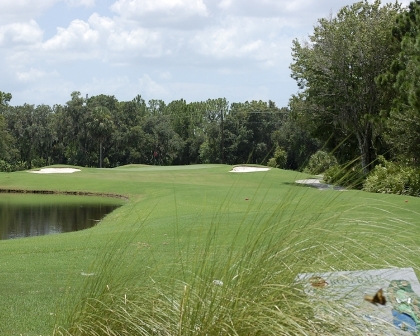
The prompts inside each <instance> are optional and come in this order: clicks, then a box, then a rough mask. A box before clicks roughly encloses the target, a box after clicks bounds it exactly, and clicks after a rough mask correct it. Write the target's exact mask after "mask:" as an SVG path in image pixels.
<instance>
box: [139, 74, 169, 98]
mask: <svg viewBox="0 0 420 336" xmlns="http://www.w3.org/2000/svg"><path fill="white" fill-rule="evenodd" d="M137 89H138V92H144V93H145V94H146V95H147V96H149V97H152V98H157V99H161V98H160V97H163V96H165V95H166V93H167V92H166V89H165V88H164V87H163V86H162V85H160V84H158V83H157V82H155V81H154V80H153V79H152V78H151V77H150V76H149V75H148V74H144V75H143V76H142V77H141V78H139V80H138V85H137Z"/></svg>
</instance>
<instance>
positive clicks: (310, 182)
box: [295, 178, 346, 191]
mask: <svg viewBox="0 0 420 336" xmlns="http://www.w3.org/2000/svg"><path fill="white" fill-rule="evenodd" d="M295 182H296V183H299V184H306V185H308V186H311V187H315V188H318V189H321V190H327V189H333V190H340V191H344V190H346V189H345V188H343V187H340V186H334V185H332V184H327V183H321V180H320V179H314V178H312V179H306V180H297V181H295Z"/></svg>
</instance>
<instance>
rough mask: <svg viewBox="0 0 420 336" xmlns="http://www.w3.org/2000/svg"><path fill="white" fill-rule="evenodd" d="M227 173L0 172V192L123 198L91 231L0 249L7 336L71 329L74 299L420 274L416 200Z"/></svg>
mask: <svg viewBox="0 0 420 336" xmlns="http://www.w3.org/2000/svg"><path fill="white" fill-rule="evenodd" d="M231 168H232V167H231V166H226V165H195V166H174V167H155V166H140V165H139V166H136V165H129V166H124V167H120V168H115V169H93V168H80V169H81V171H80V172H76V173H72V174H30V173H28V172H14V173H0V188H1V189H10V190H28V191H30V190H48V191H57V192H65V191H66V192H86V193H91V192H92V193H98V194H113V195H120V196H125V197H127V198H128V201H126V202H125V203H124V206H122V207H120V208H118V209H117V210H115V211H114V212H113V213H111V214H110V215H108V216H107V217H106V218H105V219H104V220H103V221H101V223H100V224H99V225H97V226H95V227H93V228H91V229H87V230H84V231H78V232H73V233H66V234H60V235H51V236H42V237H33V238H24V239H17V240H7V241H0V255H1V258H0V267H1V270H2V272H1V274H0V284H1V287H0V300H1V305H2V313H1V314H0V335H20V334H22V335H51V334H52V333H53V330H54V325H55V324H58V325H61V326H63V327H64V328H68V327H69V326H70V324H71V323H74V321H70V320H71V318H69V316H73V318H74V319H76V318H75V317H74V316H76V315H77V314H75V313H74V312H73V313H72V311H73V310H75V311H78V309H79V308H78V307H80V306H78V303H79V300H83V299H84V298H86V297H88V296H90V295H92V296H95V295H97V296H100V295H103V292H104V291H106V290H108V291H110V292H112V293H113V294H115V296H120V295H123V296H122V297H124V295H126V294H127V295H133V296H136V295H138V293H137V294H133V293H132V292H133V291H136V288H141V289H142V291H144V292H142V295H143V297H144V298H145V300H147V299H146V298H151V297H154V296H153V295H155V294H152V293H153V291H155V290H156V288H154V284H156V287H159V288H160V289H159V291H160V293H161V291H163V288H169V289H170V290H169V292H171V291H172V293H173V294H174V296H176V295H178V294H179V293H178V291H181V292H182V291H184V292H183V293H184V294H182V293H181V294H180V295H181V297H182V298H185V297H186V295H187V294H185V293H186V289H185V288H187V287H188V288H190V287H189V286H191V288H194V284H197V285H198V284H199V282H200V281H204V282H205V281H207V282H208V281H210V282H211V281H212V280H214V279H220V280H223V282H224V283H225V284H227V283H229V282H230V281H236V279H238V277H239V278H241V279H242V280H241V286H243V287H241V288H242V289H241V290H244V291H247V290H248V289H249V288H251V287H252V288H254V287H256V286H259V285H261V286H262V287H264V286H265V285H267V284H268V283H269V284H270V285H273V284H276V283H278V281H284V282H285V283H284V284H278V285H286V284H287V283H289V282H291V281H293V279H294V278H295V276H296V275H297V274H298V273H299V272H307V271H308V272H318V271H319V272H321V271H330V270H358V269H369V268H381V267H413V268H414V269H415V271H416V272H418V266H417V265H419V252H420V242H419V239H418V237H420V229H419V224H418V223H419V221H420V215H419V212H418V211H417V210H418V209H420V199H419V198H414V197H404V196H397V195H382V194H370V193H365V192H361V191H335V190H318V189H315V188H311V187H307V186H302V185H297V184H295V183H294V181H295V180H298V179H304V178H307V177H308V175H306V174H302V173H297V172H293V171H285V170H280V169H272V170H270V171H268V172H256V173H230V172H229V170H230V169H231ZM39 197H41V195H39ZM248 252H249V253H248ZM251 273H252V274H253V275H252V276H249V277H248V278H247V277H245V274H251ZM268 274H272V276H268ZM417 274H418V275H419V274H420V273H417ZM198 279H199V280H198ZM177 281H179V282H182V283H184V284H186V285H185V287H183V286H181V287H180V288H178V287H177V285H176V284H177ZM248 282H249V283H248ZM187 285H188V286H187ZM225 287H226V286H225ZM114 288H115V292H113V290H114ZM182 288H184V289H182ZM203 288H204V287H203ZM223 288H224V287H223ZM203 290H204V289H203ZM251 292H252V293H254V292H255V295H256V296H258V295H261V298H262V297H266V296H264V295H266V294H264V293H260V292H258V291H254V292H253V291H251ZM125 293H126V294H125ZM191 293H192V292H191ZM238 293H239V289H238ZM183 295H184V296H183ZM212 295H216V294H214V293H213V294H212ZM229 295H230V294H229ZM244 295H245V294H244ZM246 295H248V294H246ZM253 295H254V294H253ZM192 296H193V294H191V297H192ZM125 299H126V298H125ZM151 300H152V299H151ZM181 301H182V300H181ZM254 301H255V300H254ZM146 306H147V305H146ZM146 306H145V307H146ZM181 306H182V304H181ZM80 309H82V308H80ZM83 309H84V308H83ZM145 309H146V308H145ZM209 309H210V308H209ZM196 312H197V309H196V310H194V314H195V313H196ZM191 314H192V315H194V314H193V313H191ZM191 314H190V315H191ZM197 314H198V313H197ZM200 316H201V315H200ZM200 316H198V315H197V319H203V318H202V317H200ZM168 319H169V317H168ZM183 319H184V316H182V317H180V320H181V321H182V320H183ZM80 320H83V316H82V317H80ZM167 323H169V322H167ZM189 323H190V322H189ZM209 323H210V322H209ZM66 324H67V325H66ZM244 330H245V329H244ZM80 334H83V333H80ZM185 334H188V333H185Z"/></svg>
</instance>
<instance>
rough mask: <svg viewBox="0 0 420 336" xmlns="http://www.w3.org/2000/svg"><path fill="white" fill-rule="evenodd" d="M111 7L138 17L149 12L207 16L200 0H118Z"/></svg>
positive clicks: (127, 15)
mask: <svg viewBox="0 0 420 336" xmlns="http://www.w3.org/2000/svg"><path fill="white" fill-rule="evenodd" d="M111 9H112V10H113V11H114V12H116V13H118V14H120V15H122V16H125V17H130V18H132V17H140V16H146V15H150V14H151V13H159V14H167V15H171V16H174V15H179V14H181V15H183V16H192V15H199V16H207V15H208V13H207V7H206V5H205V4H204V2H203V1H202V0H118V1H117V2H115V3H114V4H113V5H112V6H111Z"/></svg>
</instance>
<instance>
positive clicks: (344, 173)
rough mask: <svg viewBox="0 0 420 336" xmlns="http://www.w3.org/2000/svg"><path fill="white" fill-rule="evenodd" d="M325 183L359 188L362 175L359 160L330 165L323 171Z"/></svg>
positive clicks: (362, 179) (361, 184) (361, 182)
mask: <svg viewBox="0 0 420 336" xmlns="http://www.w3.org/2000/svg"><path fill="white" fill-rule="evenodd" d="M324 181H325V182H326V183H330V184H334V185H340V186H343V187H349V188H354V189H361V188H362V186H363V181H364V175H363V172H362V168H361V165H360V162H359V161H353V162H350V163H347V164H344V165H335V166H332V167H330V168H329V169H328V170H327V171H325V173H324Z"/></svg>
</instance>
